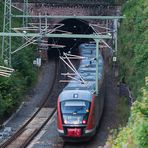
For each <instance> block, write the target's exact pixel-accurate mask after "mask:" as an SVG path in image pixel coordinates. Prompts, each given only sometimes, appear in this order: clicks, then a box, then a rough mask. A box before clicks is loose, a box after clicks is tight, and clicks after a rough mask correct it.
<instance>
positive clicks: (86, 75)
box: [57, 44, 104, 141]
mask: <svg viewBox="0 0 148 148" xmlns="http://www.w3.org/2000/svg"><path fill="white" fill-rule="evenodd" d="M79 50H80V55H81V56H83V57H85V58H84V59H82V60H81V62H80V67H79V69H78V73H79V74H80V76H81V77H82V78H83V80H84V81H85V82H86V83H82V82H79V81H75V82H73V81H72V82H70V83H69V84H68V85H67V86H66V87H65V88H64V90H63V91H62V92H61V93H60V95H59V97H58V103H57V130H58V133H59V135H60V136H61V137H63V139H64V140H65V141H75V140H76V141H79V140H83V139H90V138H91V137H92V136H93V135H94V134H95V132H96V129H97V126H98V124H99V121H100V118H101V114H102V111H103V104H104V94H103V90H104V88H103V87H104V61H103V58H102V55H101V53H100V54H99V80H98V81H99V95H98V96H96V92H95V87H96V86H95V85H96V60H95V56H96V45H95V44H81V45H80V47H79ZM77 77H78V76H75V78H76V79H77Z"/></svg>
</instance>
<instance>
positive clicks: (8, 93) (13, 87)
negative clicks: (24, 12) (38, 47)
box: [0, 2, 37, 124]
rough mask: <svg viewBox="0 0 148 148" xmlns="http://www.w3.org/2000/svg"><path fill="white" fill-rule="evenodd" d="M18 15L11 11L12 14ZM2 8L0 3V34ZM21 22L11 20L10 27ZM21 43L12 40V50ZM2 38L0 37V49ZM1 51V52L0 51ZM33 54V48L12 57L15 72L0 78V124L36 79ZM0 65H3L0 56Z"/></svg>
mask: <svg viewBox="0 0 148 148" xmlns="http://www.w3.org/2000/svg"><path fill="white" fill-rule="evenodd" d="M14 11H15V13H19V12H18V11H16V10H13V13H14ZM3 12H4V6H3V3H2V2H0V20H1V21H0V32H2V30H3V21H2V20H3ZM21 24H22V20H13V21H12V27H14V26H15V27H18V26H21ZM21 43H22V39H20V38H12V50H15V49H16V48H18V47H19V46H20V45H21ZM1 47H2V38H1V37H0V49H1ZM0 51H1V50H0ZM0 54H1V52H0ZM34 57H35V52H34V50H33V47H27V48H24V49H22V50H21V51H18V52H17V53H16V54H14V55H12V67H13V68H14V69H15V72H14V73H13V74H12V76H11V77H9V78H4V77H0V124H1V123H2V122H3V121H4V120H5V119H6V118H8V117H9V116H10V115H11V114H12V113H13V112H14V111H15V110H16V109H17V108H18V106H19V105H20V103H21V102H22V101H23V100H24V97H23V96H24V94H25V92H26V91H27V90H28V89H29V88H30V86H32V85H33V83H34V82H35V81H36V78H37V70H36V68H34V67H33V64H32V62H33V59H34ZM0 65H3V62H2V59H1V55H0Z"/></svg>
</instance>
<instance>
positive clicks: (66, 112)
mask: <svg viewBox="0 0 148 148" xmlns="http://www.w3.org/2000/svg"><path fill="white" fill-rule="evenodd" d="M89 109H90V102H88V101H63V102H61V112H62V117H63V122H64V124H85V123H86V122H87V119H88V114H89ZM84 120H85V121H86V122H85V123H84Z"/></svg>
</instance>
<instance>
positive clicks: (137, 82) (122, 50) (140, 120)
mask: <svg viewBox="0 0 148 148" xmlns="http://www.w3.org/2000/svg"><path fill="white" fill-rule="evenodd" d="M122 14H123V15H125V16H126V19H124V20H122V22H121V26H120V31H119V47H118V48H119V52H118V56H119V60H120V64H119V69H120V76H121V79H122V80H123V79H124V81H125V82H126V83H127V84H128V85H129V86H130V88H131V90H132V92H133V95H134V96H135V97H136V101H135V102H134V103H133V105H132V108H131V115H130V118H129V121H128V123H127V125H126V127H123V128H121V129H119V132H117V134H115V135H114V136H113V137H111V138H109V140H108V143H109V145H111V147H113V148H114V147H115V148H120V147H127V148H128V147H138V148H146V147H148V141H147V137H148V18H147V16H148V2H147V1H145V0H129V1H127V2H126V3H125V4H124V5H123V9H122Z"/></svg>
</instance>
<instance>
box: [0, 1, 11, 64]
mask: <svg viewBox="0 0 148 148" xmlns="http://www.w3.org/2000/svg"><path fill="white" fill-rule="evenodd" d="M11 3H12V2H11V0H5V5H4V22H3V32H6V33H11V18H12V14H11ZM1 55H2V59H3V60H4V64H5V65H9V66H11V35H10V36H5V35H2V54H1Z"/></svg>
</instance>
